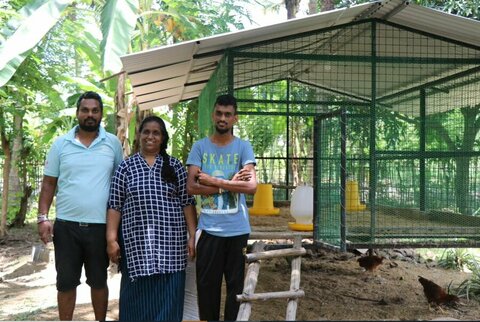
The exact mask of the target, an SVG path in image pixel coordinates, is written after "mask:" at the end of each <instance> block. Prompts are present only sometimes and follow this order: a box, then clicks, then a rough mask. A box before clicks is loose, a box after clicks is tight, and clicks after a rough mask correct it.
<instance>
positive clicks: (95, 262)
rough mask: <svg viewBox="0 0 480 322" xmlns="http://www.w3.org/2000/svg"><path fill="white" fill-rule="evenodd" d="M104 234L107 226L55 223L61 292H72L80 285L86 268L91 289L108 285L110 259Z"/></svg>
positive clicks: (57, 266)
mask: <svg viewBox="0 0 480 322" xmlns="http://www.w3.org/2000/svg"><path fill="white" fill-rule="evenodd" d="M105 232H106V225H105V224H86V223H79V222H74V221H66V220H61V219H57V220H55V225H54V226H53V245H54V246H55V268H56V270H57V290H58V291H60V292H66V291H70V290H73V289H75V288H76V287H77V286H78V285H79V284H80V277H81V275H82V266H83V265H85V275H86V277H87V281H86V283H87V284H88V285H90V287H92V288H95V289H101V288H104V287H106V286H107V268H108V265H109V259H108V255H107V242H106V237H105Z"/></svg>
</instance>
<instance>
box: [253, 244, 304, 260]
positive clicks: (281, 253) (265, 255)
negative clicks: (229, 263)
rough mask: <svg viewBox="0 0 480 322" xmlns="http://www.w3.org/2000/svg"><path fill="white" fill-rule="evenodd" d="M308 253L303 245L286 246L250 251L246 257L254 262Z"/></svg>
mask: <svg viewBox="0 0 480 322" xmlns="http://www.w3.org/2000/svg"><path fill="white" fill-rule="evenodd" d="M306 253H307V251H306V250H305V248H303V247H301V248H285V249H277V250H269V251H266V252H258V253H250V254H247V255H246V256H245V257H246V260H247V262H248V263H250V262H254V261H257V260H262V259H270V258H277V257H288V256H302V255H305V254H306Z"/></svg>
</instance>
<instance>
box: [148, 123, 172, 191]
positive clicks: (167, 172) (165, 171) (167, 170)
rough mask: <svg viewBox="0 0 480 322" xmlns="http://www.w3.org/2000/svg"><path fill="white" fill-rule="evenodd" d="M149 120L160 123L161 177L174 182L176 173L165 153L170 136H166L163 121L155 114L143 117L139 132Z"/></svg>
mask: <svg viewBox="0 0 480 322" xmlns="http://www.w3.org/2000/svg"><path fill="white" fill-rule="evenodd" d="M150 122H156V123H157V124H158V125H160V131H161V132H162V137H163V142H162V144H161V145H160V155H161V156H162V158H163V166H162V178H163V179H164V180H165V181H166V182H168V183H174V184H176V183H177V175H176V173H175V169H174V168H173V167H172V166H171V165H170V156H169V155H168V154H167V144H168V139H169V138H170V137H169V136H168V132H167V128H166V126H165V122H164V121H163V120H162V119H161V118H159V117H158V116H155V115H151V116H147V117H146V118H144V119H143V121H142V123H141V124H140V129H139V131H140V133H142V130H143V128H144V126H145V124H147V123H150Z"/></svg>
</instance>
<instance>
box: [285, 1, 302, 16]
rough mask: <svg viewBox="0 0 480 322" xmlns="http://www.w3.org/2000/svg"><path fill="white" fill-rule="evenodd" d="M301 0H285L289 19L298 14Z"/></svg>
mask: <svg viewBox="0 0 480 322" xmlns="http://www.w3.org/2000/svg"><path fill="white" fill-rule="evenodd" d="M299 6H300V0H285V8H286V9H287V19H293V18H295V17H296V16H297V12H298V8H299Z"/></svg>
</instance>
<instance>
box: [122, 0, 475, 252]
mask: <svg viewBox="0 0 480 322" xmlns="http://www.w3.org/2000/svg"><path fill="white" fill-rule="evenodd" d="M479 34H480V22H478V21H474V20H470V19H466V18H461V17H458V16H454V15H449V14H446V13H442V12H439V11H436V10H433V9H428V8H425V7H421V6H418V5H415V4H410V3H409V2H408V1H400V0H397V1H395V0H392V1H379V2H374V3H368V4H363V5H359V6H354V7H351V8H348V9H341V10H334V11H331V12H326V13H322V14H318V15H315V16H310V17H306V18H301V19H295V20H292V21H287V22H284V23H280V24H277V25H272V26H267V27H261V28H257V29H255V30H252V31H241V32H237V33H232V34H225V35H221V36H218V37H212V38H206V39H201V40H198V41H196V42H189V43H187V44H184V47H181V46H182V44H178V45H174V46H170V47H167V48H164V51H162V48H160V49H159V50H158V51H151V52H148V53H147V54H148V55H147V56H143V57H142V58H143V59H144V60H145V61H148V62H150V64H151V63H152V59H154V58H153V57H156V58H155V59H156V61H157V62H158V64H161V63H160V62H163V64H164V65H165V67H162V68H165V69H163V71H164V72H165V71H167V68H170V69H172V64H168V65H167V64H166V63H165V60H166V56H167V55H170V56H172V57H173V56H175V55H174V54H176V56H175V57H176V58H175V59H176V61H177V63H178V64H180V63H181V64H184V65H185V67H184V68H185V70H184V71H183V72H184V74H182V75H183V78H182V80H181V81H182V83H181V85H179V86H178V88H177V90H178V91H177V92H175V90H174V87H172V86H170V87H168V86H166V85H165V87H164V88H162V89H161V90H160V89H159V90H158V92H155V91H152V88H153V87H152V86H153V85H152V82H147V81H145V80H143V82H144V83H145V84H146V85H142V83H141V82H140V80H139V81H138V83H135V79H134V78H132V75H133V76H134V77H137V78H138V79H140V74H141V73H146V72H150V73H151V74H152V75H153V72H152V71H153V70H156V71H157V72H158V71H159V69H158V68H159V67H155V68H153V67H152V68H153V69H152V70H146V69H145V68H144V69H142V68H140V66H138V64H137V65H135V64H133V63H131V62H133V61H134V58H138V56H135V55H130V56H127V57H124V58H123V62H124V66H125V67H126V70H127V71H128V73H129V75H130V78H131V79H132V83H133V85H134V91H135V94H136V96H137V99H138V101H139V105H140V107H141V108H150V107H151V106H153V105H155V104H159V102H162V103H170V102H174V101H175V100H176V101H181V100H188V99H191V98H194V97H198V99H199V104H198V106H199V107H198V117H199V127H200V132H201V135H202V136H203V135H206V134H208V133H209V132H210V131H211V129H212V124H211V109H212V107H213V102H214V100H215V98H216V96H217V95H219V94H223V93H232V94H234V95H235V96H236V97H237V99H238V104H239V105H238V113H239V114H240V121H239V124H238V127H237V128H236V135H238V136H239V137H242V138H245V139H248V140H249V141H250V142H251V143H252V146H253V148H254V152H255V155H256V158H257V162H258V163H257V177H258V180H259V182H262V183H271V184H272V185H273V187H274V189H273V193H274V199H275V200H288V199H289V198H290V194H291V192H292V189H294V188H295V187H296V186H298V185H302V184H308V185H311V186H313V188H314V216H313V221H314V233H313V237H314V240H315V242H316V243H319V244H325V245H330V246H333V247H338V248H340V249H342V250H345V249H349V248H389V247H400V246H402V247H405V246H411V247H466V246H468V247H478V246H479V241H480V202H479V200H480V198H479V197H480V141H479V130H480V37H478V35H479ZM202 46H203V47H202ZM182 50H183V51H182ZM180 52H185V55H187V56H188V57H186V58H185V60H184V61H181V58H179V57H178V55H180ZM192 53H193V54H192ZM137 55H138V54H137ZM155 55H156V56H155ZM158 55H160V57H158ZM162 55H163V56H162ZM187 58H190V60H188V59H187ZM162 59H163V60H162ZM172 59H173V58H172ZM129 68H130V69H131V70H130V71H129ZM135 68H137V72H135ZM160 74H161V73H160ZM145 75H146V74H145ZM145 75H144V76H145ZM185 75H186V76H185ZM170 76H171V75H170ZM162 77H163V78H165V80H163V82H166V80H167V76H162ZM168 79H170V80H171V79H172V77H170V78H168ZM158 82H159V84H160V82H161V81H160V80H158ZM147 83H148V84H147ZM135 84H136V85H135ZM170 85H171V83H170ZM144 86H150V87H149V91H145V93H142V90H143V89H144ZM172 98H173V99H172ZM142 104H143V105H142Z"/></svg>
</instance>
